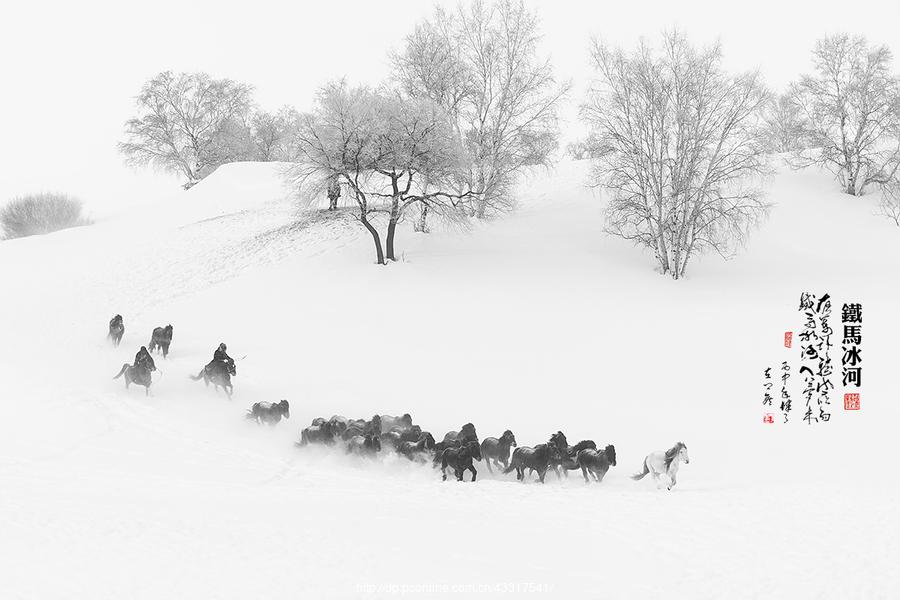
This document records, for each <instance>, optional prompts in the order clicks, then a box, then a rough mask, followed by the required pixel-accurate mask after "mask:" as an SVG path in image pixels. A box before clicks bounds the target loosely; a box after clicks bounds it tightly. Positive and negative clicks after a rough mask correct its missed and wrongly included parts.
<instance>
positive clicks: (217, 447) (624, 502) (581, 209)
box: [0, 163, 900, 599]
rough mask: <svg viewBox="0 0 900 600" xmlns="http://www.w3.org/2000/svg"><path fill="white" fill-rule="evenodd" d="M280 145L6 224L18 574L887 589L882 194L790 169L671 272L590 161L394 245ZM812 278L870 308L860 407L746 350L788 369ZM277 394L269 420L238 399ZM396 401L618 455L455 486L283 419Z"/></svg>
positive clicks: (890, 329) (6, 383)
mask: <svg viewBox="0 0 900 600" xmlns="http://www.w3.org/2000/svg"><path fill="white" fill-rule="evenodd" d="M282 169H283V165H277V164H274V165H273V164H252V163H247V164H236V165H230V166H228V167H223V168H221V169H220V170H219V171H218V172H216V173H215V174H213V175H212V176H211V177H209V178H208V179H207V180H206V181H204V182H202V183H201V184H199V185H198V186H196V187H195V188H194V189H192V190H190V191H189V192H186V193H182V194H173V195H172V196H171V197H168V198H165V199H161V200H160V202H159V204H158V205H154V206H151V207H136V208H135V209H134V210H132V211H130V212H128V213H127V214H126V215H123V216H120V217H118V218H111V219H108V220H105V221H103V222H100V223H98V224H97V225H94V226H92V227H89V228H82V229H76V230H69V231H64V232H60V233H57V234H53V235H49V236H43V237H36V238H29V239H22V240H14V241H9V242H3V243H0V273H2V278H3V279H2V281H3V292H2V296H0V330H2V331H3V332H4V343H3V344H0V372H2V375H0V403H2V408H3V412H4V415H5V417H6V418H5V419H3V420H2V421H0V532H2V535H0V554H2V556H4V557H5V558H4V560H3V562H4V564H5V565H6V566H8V567H11V568H8V569H4V571H5V573H4V575H3V577H2V578H0V579H2V581H0V588H2V595H3V597H4V598H92V599H94V598H123V597H127V598H248V597H251V598H297V597H311V598H351V597H365V598H396V597H406V596H410V597H428V598H440V597H449V596H451V595H452V596H453V597H470V596H474V597H497V596H506V597H509V596H510V594H513V595H514V596H518V595H525V594H528V595H532V594H533V595H537V596H539V597H562V596H566V597H572V596H574V595H575V594H578V595H579V597H580V596H588V597H602V598H658V597H660V596H663V595H665V596H666V597H675V598H721V597H728V598H757V597H766V598H846V597H856V598H893V597H896V596H897V594H898V592H900V575H898V571H897V569H896V568H895V566H896V561H897V559H898V557H900V553H898V542H897V540H896V531H897V529H898V527H897V525H898V517H897V512H896V497H897V496H896V495H897V492H898V484H897V477H896V475H895V473H894V469H893V467H894V463H895V462H896V461H894V460H893V456H894V454H895V453H896V450H895V448H894V446H895V444H896V441H895V439H896V438H895V436H894V430H895V425H894V424H895V423H896V419H897V418H898V416H900V415H898V408H897V403H896V393H895V385H894V382H893V379H892V376H893V374H894V372H895V368H894V364H893V362H894V358H895V356H896V352H895V351H894V350H893V343H894V341H895V340H896V339H898V334H900V331H898V324H897V322H896V321H895V320H894V319H893V316H894V312H895V307H896V300H895V298H896V296H895V294H896V293H897V291H898V287H900V286H898V282H897V277H898V275H897V274H898V273H900V252H898V250H900V231H898V230H897V229H896V227H893V226H892V225H891V224H890V223H889V222H888V221H887V220H884V219H880V218H878V217H876V216H874V211H875V200H874V199H873V198H862V199H853V198H848V197H845V196H842V195H840V194H838V193H836V192H835V189H834V188H835V186H834V185H833V183H832V182H831V180H830V178H829V177H828V176H827V175H824V174H821V173H816V172H814V171H805V172H799V173H797V172H792V171H788V170H784V169H781V170H779V173H778V174H777V175H776V176H775V177H773V179H772V181H771V186H770V199H771V200H772V201H773V202H775V203H776V205H775V207H774V208H773V211H772V215H771V219H770V220H769V221H768V222H767V223H766V224H765V225H764V226H763V227H762V229H761V230H760V231H758V232H757V233H756V234H755V235H753V237H752V238H751V240H750V244H749V247H748V248H747V250H746V251H745V252H744V253H742V254H740V255H739V256H738V257H737V258H735V259H733V260H731V261H729V262H727V263H726V262H724V261H721V259H719V258H717V257H713V256H709V257H704V258H702V259H700V260H698V261H697V262H696V263H695V264H694V265H693V266H692V268H691V269H690V272H689V276H688V278H687V279H686V280H684V281H680V282H674V281H671V280H670V279H668V278H665V277H661V276H659V275H658V274H657V273H655V272H654V270H653V266H654V265H653V263H652V257H650V256H648V255H646V254H644V253H642V252H641V250H639V249H637V248H633V247H632V246H631V245H630V244H628V243H627V242H624V241H622V240H618V239H615V238H611V237H608V236H604V235H603V234H602V210H603V198H602V197H601V196H600V195H598V194H596V193H595V192H593V191H591V190H590V189H588V188H586V187H584V185H583V183H584V181H585V178H586V174H587V166H586V164H584V163H563V164H561V165H559V167H558V168H557V169H555V170H554V171H553V172H551V173H541V174H537V175H535V176H533V177H532V178H531V179H530V180H529V181H527V182H526V183H525V184H524V185H523V188H522V206H521V208H520V210H519V211H518V212H517V213H516V214H514V215H512V216H510V217H509V218H505V219H503V220H499V221H497V222H494V223H489V224H483V225H478V226H476V227H475V228H474V229H473V230H472V231H469V232H458V231H454V232H437V233H433V234H430V235H421V234H414V233H412V232H411V231H409V230H404V231H403V232H402V233H401V234H400V237H399V239H398V244H399V248H400V249H401V252H402V260H401V261H400V262H398V263H395V264H391V265H389V266H387V267H379V266H376V265H374V264H372V258H373V257H372V254H373V252H372V248H371V246H370V245H371V240H370V239H369V238H368V237H367V234H365V232H363V231H362V230H361V228H360V227H359V226H358V225H357V224H355V223H354V222H353V221H352V218H351V217H350V216H349V214H347V213H346V212H340V213H338V214H329V213H323V212H301V211H298V210H297V209H296V208H295V207H294V206H293V204H292V202H291V200H290V197H289V190H288V189H286V188H285V187H284V186H283V184H282V183H281V178H280V176H279V175H280V173H281V170H282ZM802 291H812V292H816V293H822V292H826V291H827V292H829V293H830V294H831V295H832V297H833V298H834V299H835V308H836V314H838V313H839V307H840V304H841V303H842V302H845V301H860V302H862V303H863V307H864V315H865V317H864V336H865V337H864V343H863V346H862V347H863V356H864V363H863V364H864V373H865V375H864V377H865V380H864V387H863V400H862V404H863V408H862V410H861V411H859V412H858V413H847V412H844V411H843V410H841V407H840V406H839V405H838V397H837V395H835V400H834V402H835V410H834V418H833V419H832V421H831V422H830V423H827V424H823V425H816V426H812V427H809V426H806V425H805V424H804V423H802V422H801V421H800V417H801V414H800V413H801V410H800V406H801V405H802V400H801V399H800V397H799V393H798V392H799V389H798V390H795V406H796V409H795V412H794V414H793V422H792V423H789V424H788V425H774V426H773V425H764V424H763V423H762V418H761V417H762V410H761V406H760V403H761V400H762V372H763V369H764V368H765V367H767V366H775V365H777V364H780V362H781V361H782V360H787V359H790V360H792V361H793V362H794V364H796V356H795V355H794V353H792V352H790V351H787V350H785V349H784V348H783V347H782V345H781V341H782V335H783V332H784V331H786V330H792V329H793V330H797V329H798V328H799V326H800V319H799V313H798V312H797V304H798V300H799V295H800V293H801V292H802ZM117 312H119V313H121V314H123V315H124V317H125V323H126V333H125V338H124V340H123V343H122V346H121V347H120V348H119V349H111V348H109V347H108V346H107V344H106V343H105V340H104V335H105V328H106V322H107V321H108V319H109V318H110V317H111V316H112V315H113V314H115V313H117ZM837 320H838V316H835V317H833V323H835V324H836V323H837ZM167 323H172V324H173V325H174V329H175V334H174V342H173V346H172V353H171V354H170V356H169V359H168V360H167V361H162V360H161V359H160V360H159V361H158V365H159V366H160V368H161V370H162V374H161V375H159V376H158V378H157V379H156V381H155V383H154V386H153V388H152V394H151V396H150V397H144V394H143V392H142V391H139V390H137V389H132V390H130V391H128V392H126V391H125V390H124V389H123V385H122V382H121V380H119V381H113V380H111V379H110V378H111V377H112V375H113V374H115V373H116V372H117V371H118V369H119V367H120V366H121V364H122V363H123V362H126V361H128V362H130V361H131V360H132V359H133V356H134V353H135V351H136V350H137V348H138V347H139V346H140V345H141V344H145V343H146V342H147V340H148V339H149V333H150V330H151V329H152V328H153V327H154V326H159V325H164V324H167ZM220 341H226V342H227V343H228V347H229V351H230V352H231V353H232V355H233V356H237V357H245V358H243V360H241V361H240V362H239V364H238V377H237V378H236V380H235V386H236V388H235V389H236V392H235V396H234V399H233V400H232V401H230V402H229V401H228V400H226V399H225V398H224V397H222V396H219V395H216V394H215V393H214V392H213V391H211V390H207V389H205V388H204V387H203V386H202V384H200V383H195V382H192V381H190V380H189V379H188V377H187V375H188V374H190V373H196V372H197V371H198V370H199V369H200V368H201V366H202V365H203V364H205V363H206V362H207V361H208V360H209V357H210V355H211V353H212V350H213V349H214V347H215V346H216V344H218V342H220ZM836 350H837V349H836ZM795 352H796V351H795ZM835 358H836V359H837V360H838V361H839V356H835ZM795 381H796V380H795ZM838 383H839V382H838ZM838 387H840V386H838ZM280 398H287V399H289V400H290V402H291V407H292V418H291V419H290V421H288V422H287V423H283V424H281V425H280V426H279V427H276V428H274V429H270V428H265V427H262V428H261V427H256V426H255V425H252V424H250V423H249V422H248V421H246V420H245V419H244V418H243V413H244V411H245V409H246V408H247V407H248V406H249V405H250V404H252V403H253V402H255V401H259V400H277V399H280ZM403 412H410V413H412V415H413V417H414V419H415V421H416V422H417V423H420V424H422V425H423V426H424V427H425V428H426V429H429V430H431V431H433V432H434V433H435V434H436V435H437V436H438V437H439V436H442V435H443V433H444V432H445V431H447V430H450V429H456V428H458V426H459V425H460V424H462V423H464V422H466V421H473V422H474V423H475V425H476V426H477V428H478V432H479V434H480V435H481V436H482V437H485V436H488V435H499V434H500V433H501V432H502V431H503V430H504V429H506V428H511V429H512V430H513V431H514V432H515V433H516V437H517V438H518V440H519V443H520V444H527V445H533V444H536V443H540V442H543V441H545V440H546V438H547V437H548V436H549V434H550V433H552V432H554V431H556V430H558V429H562V430H564V431H565V432H566V434H567V436H568V438H569V440H570V442H572V443H574V442H575V441H577V440H580V439H583V438H591V439H595V440H596V441H597V442H598V443H614V444H615V446H616V450H617V455H618V466H617V467H614V468H613V469H612V470H611V471H610V473H609V474H608V475H607V477H606V479H605V480H604V482H603V483H602V484H600V485H585V484H584V481H583V479H582V478H581V475H580V474H579V473H575V472H573V473H572V475H571V476H570V477H569V478H568V479H567V480H563V481H561V482H558V481H557V480H556V478H555V477H554V476H552V475H551V476H550V477H549V479H548V483H547V484H546V485H544V486H541V485H539V484H536V483H528V484H524V485H521V484H518V483H516V482H515V481H514V480H513V479H512V476H501V475H494V476H493V477H491V476H490V475H489V474H488V473H487V472H486V470H485V469H484V468H483V464H479V481H478V482H476V483H475V484H474V485H472V484H469V483H468V482H467V483H465V484H457V483H442V482H441V481H440V478H439V476H438V475H437V474H436V473H434V472H432V471H431V469H430V468H424V467H419V466H416V465H411V464H407V463H406V462H405V461H399V460H397V459H395V458H392V457H389V458H385V459H384V460H381V461H377V462H375V463H372V464H370V463H368V462H364V461H354V460H350V459H349V458H347V457H344V456H341V455H340V454H339V453H328V452H322V451H318V450H317V449H307V450H303V451H302V450H298V449H297V448H295V447H294V446H293V442H294V440H296V439H297V438H298V432H299V430H300V428H301V427H303V426H306V425H307V424H308V423H309V421H310V420H311V419H312V418H313V417H316V416H320V415H321V416H326V417H327V416H330V415H332V414H335V413H339V414H344V415H348V416H353V417H368V416H370V415H372V414H374V413H382V414H383V413H390V414H400V413H403ZM678 440H683V441H685V442H686V443H687V444H688V446H689V449H690V454H691V463H690V464H689V465H683V466H682V471H681V472H680V475H679V484H678V486H677V487H676V488H675V489H674V490H673V491H672V492H666V491H665V490H657V489H655V488H654V486H653V484H652V482H651V481H650V480H649V478H647V479H645V480H643V481H640V482H633V481H631V480H630V479H629V478H628V477H627V475H630V474H631V473H633V472H635V471H637V470H638V468H639V466H640V464H641V460H642V459H643V457H644V455H646V454H647V453H648V452H650V451H653V450H660V449H665V448H668V447H670V446H671V445H672V444H674V442H675V441H678Z"/></svg>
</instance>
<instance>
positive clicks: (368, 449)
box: [347, 433, 381, 458]
mask: <svg viewBox="0 0 900 600" xmlns="http://www.w3.org/2000/svg"><path fill="white" fill-rule="evenodd" d="M379 452H381V440H380V439H379V438H378V436H377V435H375V434H374V433H367V434H366V435H355V436H353V437H352V438H350V439H349V440H347V453H348V454H355V455H357V456H368V457H369V458H373V457H374V456H375V455H376V454H378V453H379Z"/></svg>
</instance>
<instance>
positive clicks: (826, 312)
mask: <svg viewBox="0 0 900 600" xmlns="http://www.w3.org/2000/svg"><path fill="white" fill-rule="evenodd" d="M799 310H800V312H802V313H803V317H804V325H803V331H801V332H800V335H799V337H800V375H801V376H802V377H803V384H804V388H803V392H802V395H803V398H804V400H805V401H806V412H805V413H804V415H803V420H804V421H806V422H807V423H808V424H810V425H812V424H813V423H818V422H819V421H820V420H821V421H828V420H829V419H831V413H830V412H829V408H830V405H831V399H830V396H829V390H830V389H831V388H833V387H834V384H833V383H832V382H831V379H830V377H831V374H832V371H833V369H832V366H831V353H830V350H831V345H832V344H831V334H832V329H831V326H830V325H829V323H828V318H829V317H830V316H831V297H830V296H829V295H828V294H824V295H823V296H822V297H821V298H818V297H816V296H815V295H813V294H810V293H807V292H804V293H802V294H801V295H800V308H799Z"/></svg>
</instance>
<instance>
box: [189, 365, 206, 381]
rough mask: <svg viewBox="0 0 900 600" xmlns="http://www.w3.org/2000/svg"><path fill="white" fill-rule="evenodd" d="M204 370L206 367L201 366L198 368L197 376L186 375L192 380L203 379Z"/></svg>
mask: <svg viewBox="0 0 900 600" xmlns="http://www.w3.org/2000/svg"><path fill="white" fill-rule="evenodd" d="M204 371H206V367H203V368H202V369H200V372H199V373H197V376H196V377H195V376H194V375H188V377H190V378H191V379H193V380H194V381H200V380H201V379H203V372H204Z"/></svg>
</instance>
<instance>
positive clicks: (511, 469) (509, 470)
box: [503, 453, 516, 475]
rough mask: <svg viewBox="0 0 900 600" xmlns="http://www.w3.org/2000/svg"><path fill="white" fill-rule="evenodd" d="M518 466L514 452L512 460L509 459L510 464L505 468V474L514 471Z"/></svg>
mask: <svg viewBox="0 0 900 600" xmlns="http://www.w3.org/2000/svg"><path fill="white" fill-rule="evenodd" d="M515 468H516V455H515V453H513V457H512V460H511V461H509V466H508V467H506V468H505V469H503V474H504V475H506V474H507V473H512V472H513V471H514V470H515Z"/></svg>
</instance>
